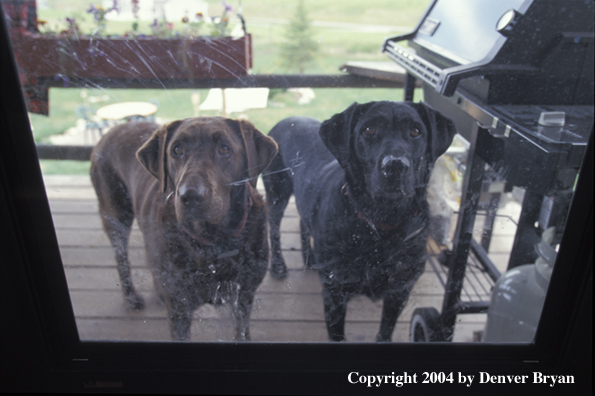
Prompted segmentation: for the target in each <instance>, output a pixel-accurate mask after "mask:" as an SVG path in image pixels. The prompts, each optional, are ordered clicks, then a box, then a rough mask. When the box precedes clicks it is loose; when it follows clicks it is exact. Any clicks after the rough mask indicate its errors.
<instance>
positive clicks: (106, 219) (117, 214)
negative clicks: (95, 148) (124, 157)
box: [91, 164, 145, 310]
mask: <svg viewBox="0 0 595 396" xmlns="http://www.w3.org/2000/svg"><path fill="white" fill-rule="evenodd" d="M91 181H92V182H93V186H94V187H95V191H96V192H97V199H98V203H99V214H100V216H101V221H102V223H103V228H104V230H105V232H106V234H107V236H108V238H109V240H110V243H111V245H112V247H113V248H114V251H115V253H116V263H117V265H118V274H119V276H120V284H121V287H122V293H123V294H124V299H125V300H126V303H127V305H128V307H129V308H130V309H134V310H140V309H143V308H144V307H145V303H144V301H143V299H142V298H141V297H140V296H139V295H138V294H137V293H136V291H135V290H134V286H133V284H132V277H131V275H130V262H129V261H128V238H129V237H130V230H131V227H132V222H133V220H134V212H133V210H132V202H130V196H129V194H128V192H127V191H126V188H125V187H124V184H123V183H122V182H120V181H119V179H118V178H117V177H116V176H115V175H114V174H113V172H111V171H110V169H109V167H108V166H106V165H105V164H93V167H92V169H91Z"/></svg>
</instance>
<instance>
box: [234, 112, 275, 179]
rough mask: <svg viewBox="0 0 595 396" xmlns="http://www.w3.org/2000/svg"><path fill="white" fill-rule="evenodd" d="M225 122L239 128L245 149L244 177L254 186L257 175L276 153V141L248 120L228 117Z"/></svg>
mask: <svg viewBox="0 0 595 396" xmlns="http://www.w3.org/2000/svg"><path fill="white" fill-rule="evenodd" d="M227 122H228V123H229V124H232V126H233V127H235V128H237V129H239V132H240V135H241V137H242V140H243V143H244V149H245V151H246V166H247V170H246V175H244V177H245V178H247V179H249V180H250V184H251V185H252V187H254V188H256V182H257V179H258V175H260V174H261V173H262V171H264V170H265V169H266V168H267V167H268V166H269V165H270V164H271V161H273V158H275V155H277V150H278V148H277V143H275V141H274V140H273V139H271V138H270V137H268V136H266V135H265V134H263V133H262V132H260V131H259V130H258V129H256V128H255V127H254V125H252V123H251V122H249V121H245V120H231V119H228V120H227Z"/></svg>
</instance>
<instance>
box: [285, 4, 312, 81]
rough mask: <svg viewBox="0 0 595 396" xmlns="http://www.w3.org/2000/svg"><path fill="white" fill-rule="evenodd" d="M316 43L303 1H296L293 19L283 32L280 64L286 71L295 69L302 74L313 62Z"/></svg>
mask: <svg viewBox="0 0 595 396" xmlns="http://www.w3.org/2000/svg"><path fill="white" fill-rule="evenodd" d="M317 51H318V42H317V41H316V40H315V39H314V31H313V30H312V27H311V26H310V21H309V20H308V14H307V12H306V7H305V6H304V1H303V0H298V4H297V7H296V9H295V13H294V15H293V18H292V19H291V21H290V22H289V26H288V28H287V30H286V32H285V42H284V43H283V44H282V47H281V54H282V63H283V64H284V65H285V66H286V67H287V68H288V69H295V68H297V70H298V72H299V73H300V74H303V73H304V71H305V69H306V66H307V65H308V64H309V63H310V62H311V61H312V60H314V55H315V54H316V52H317Z"/></svg>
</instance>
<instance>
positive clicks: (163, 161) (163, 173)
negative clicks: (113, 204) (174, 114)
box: [136, 121, 182, 192]
mask: <svg viewBox="0 0 595 396" xmlns="http://www.w3.org/2000/svg"><path fill="white" fill-rule="evenodd" d="M181 123H182V121H173V122H170V123H169V124H166V125H163V126H161V127H159V128H157V130H156V131H155V132H153V135H152V136H151V137H150V138H149V140H147V141H146V142H145V144H143V145H142V146H141V148H139V149H138V151H137V152H136V158H138V160H139V161H140V163H141V164H142V165H143V166H144V167H145V169H146V170H148V171H149V172H150V173H151V174H152V175H153V176H155V177H156V178H157V179H159V181H160V182H161V190H162V191H163V192H165V190H166V189H167V177H168V174H167V144H168V143H169V140H170V138H171V136H172V135H173V132H174V131H175V130H176V129H178V127H179V126H180V124H181Z"/></svg>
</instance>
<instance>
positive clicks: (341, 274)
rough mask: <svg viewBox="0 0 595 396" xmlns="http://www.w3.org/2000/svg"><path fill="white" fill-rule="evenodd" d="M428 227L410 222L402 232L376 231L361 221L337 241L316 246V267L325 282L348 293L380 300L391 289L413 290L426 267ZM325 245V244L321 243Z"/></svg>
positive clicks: (345, 230)
mask: <svg viewBox="0 0 595 396" xmlns="http://www.w3.org/2000/svg"><path fill="white" fill-rule="evenodd" d="M426 239H427V227H426V225H425V222H424V221H423V220H422V219H421V218H420V219H410V220H408V221H407V222H405V224H403V225H402V227H400V228H399V229H395V230H389V231H381V230H374V229H373V228H372V227H371V226H370V225H369V224H367V222H365V221H363V220H361V219H358V222H356V223H355V225H352V227H351V228H344V229H343V232H342V233H341V234H340V235H339V237H338V238H337V239H336V240H333V241H328V240H327V241H325V243H320V244H318V246H316V241H315V242H314V243H315V254H316V268H317V269H318V270H319V272H320V274H321V275H322V279H323V281H325V282H329V281H330V282H333V283H334V282H337V283H340V284H342V285H343V286H342V287H343V288H344V290H345V292H347V293H350V294H364V295H367V296H368V297H370V298H372V299H377V298H381V297H382V295H383V294H384V293H385V292H386V291H387V290H389V289H395V290H398V289H402V288H403V287H411V284H412V282H414V281H415V280H416V279H417V278H418V277H419V275H420V274H421V272H422V271H423V268H424V265H423V264H424V262H425V257H426V249H425V243H426ZM321 242H322V241H321Z"/></svg>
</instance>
